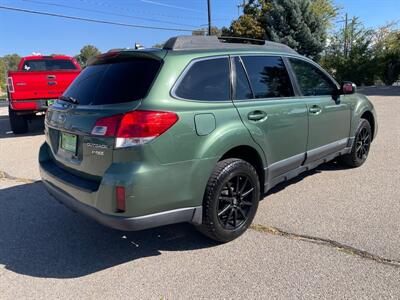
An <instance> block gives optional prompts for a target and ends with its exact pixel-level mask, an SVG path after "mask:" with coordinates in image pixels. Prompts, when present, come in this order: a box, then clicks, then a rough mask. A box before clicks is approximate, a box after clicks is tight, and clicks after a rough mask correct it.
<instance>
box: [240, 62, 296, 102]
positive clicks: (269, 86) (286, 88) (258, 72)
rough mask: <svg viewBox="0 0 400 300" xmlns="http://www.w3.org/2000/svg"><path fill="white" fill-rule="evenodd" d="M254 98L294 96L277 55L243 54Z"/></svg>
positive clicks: (284, 68)
mask: <svg viewBox="0 0 400 300" xmlns="http://www.w3.org/2000/svg"><path fill="white" fill-rule="evenodd" d="M242 60H243V63H244V66H245V67H246V70H247V74H248V75H249V79H250V83H251V86H252V88H253V92H254V96H255V98H276V97H291V96H294V93H293V88H292V84H291V81H290V78H289V74H288V72H287V70H286V67H285V64H284V63H283V60H282V58H281V57H279V56H243V57H242Z"/></svg>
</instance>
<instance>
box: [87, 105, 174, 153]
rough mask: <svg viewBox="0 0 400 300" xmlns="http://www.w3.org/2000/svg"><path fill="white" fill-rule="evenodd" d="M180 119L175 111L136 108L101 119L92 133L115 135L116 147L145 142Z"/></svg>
mask: <svg viewBox="0 0 400 300" xmlns="http://www.w3.org/2000/svg"><path fill="white" fill-rule="evenodd" d="M177 121H178V115H176V114H175V113H173V112H165V111H149V110H136V111H131V112H128V113H125V114H123V115H115V116H111V117H106V118H102V119H99V120H98V121H97V122H96V124H95V126H94V127H93V130H92V134H93V135H99V136H106V137H115V138H116V141H115V147H116V148H125V147H130V146H135V145H141V144H145V143H147V142H149V141H151V140H153V139H155V138H156V137H158V136H160V135H161V134H163V133H164V132H165V131H167V130H168V129H169V128H171V127H172V125H174V124H175V123H176V122H177Z"/></svg>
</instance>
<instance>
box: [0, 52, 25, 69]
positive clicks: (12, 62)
mask: <svg viewBox="0 0 400 300" xmlns="http://www.w3.org/2000/svg"><path fill="white" fill-rule="evenodd" d="M20 60H21V56H19V55H18V54H15V53H14V54H7V55H5V56H3V61H4V62H5V64H6V66H7V70H12V71H15V70H17V69H18V64H19V61H20Z"/></svg>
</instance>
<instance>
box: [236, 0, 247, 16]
mask: <svg viewBox="0 0 400 300" xmlns="http://www.w3.org/2000/svg"><path fill="white" fill-rule="evenodd" d="M236 6H237V8H238V17H240V8H243V9H244V7H245V6H246V0H243V3H242V4H238V5H236Z"/></svg>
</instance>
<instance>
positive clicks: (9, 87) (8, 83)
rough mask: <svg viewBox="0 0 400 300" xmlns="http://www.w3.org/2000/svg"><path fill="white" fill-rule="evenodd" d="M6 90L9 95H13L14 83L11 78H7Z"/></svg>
mask: <svg viewBox="0 0 400 300" xmlns="http://www.w3.org/2000/svg"><path fill="white" fill-rule="evenodd" d="M7 89H8V92H9V93H14V83H13V79H12V77H7Z"/></svg>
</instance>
